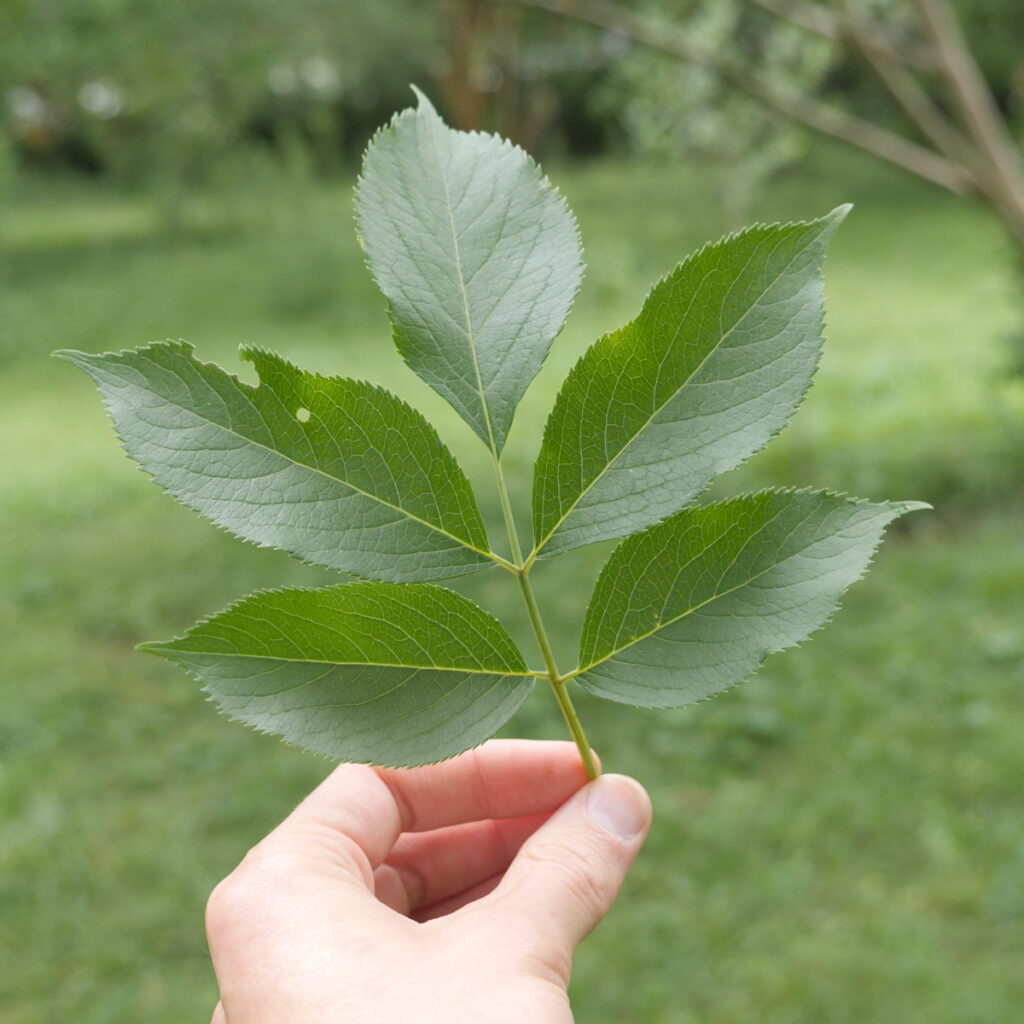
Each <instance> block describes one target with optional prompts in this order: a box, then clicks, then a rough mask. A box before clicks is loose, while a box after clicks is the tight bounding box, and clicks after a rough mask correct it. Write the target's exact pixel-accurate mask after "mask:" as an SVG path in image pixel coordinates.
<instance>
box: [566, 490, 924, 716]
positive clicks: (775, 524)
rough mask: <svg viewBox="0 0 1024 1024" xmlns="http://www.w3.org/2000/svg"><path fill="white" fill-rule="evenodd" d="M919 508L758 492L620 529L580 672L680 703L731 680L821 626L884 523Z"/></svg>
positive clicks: (610, 694) (624, 694)
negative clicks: (635, 529) (639, 529)
mask: <svg viewBox="0 0 1024 1024" xmlns="http://www.w3.org/2000/svg"><path fill="white" fill-rule="evenodd" d="M921 508H928V506H927V505H924V504H921V503H920V502H909V501H908V502H882V503H879V504H873V503H871V502H868V501H861V500H857V499H853V498H847V497H845V496H842V495H838V494H832V493H830V492H827V491H763V492H761V493H759V494H754V495H745V496H743V497H738V498H732V499H730V500H728V501H723V502H720V503H718V504H714V505H708V506H705V507H701V508H690V509H684V510H683V511H682V512H679V513H678V514H677V515H675V516H673V517H672V518H670V519H667V520H665V522H663V523H659V524H658V525H656V526H653V527H651V528H650V529H649V530H646V531H645V532H644V533H640V534H636V535H635V536H632V537H628V538H627V539H626V540H624V541H623V542H622V543H621V544H620V545H619V546H618V547H617V548H616V549H615V551H614V552H612V555H611V557H610V558H609V560H608V562H607V564H606V565H605V567H604V569H603V570H602V571H601V575H600V577H599V578H598V581H597V584H596V586H595V587H594V593H593V595H592V597H591V600H590V606H589V607H588V609H587V613H586V617H585V620H584V625H583V634H582V637H581V639H580V669H579V673H580V674H579V675H578V676H577V677H576V681H577V682H578V683H579V684H580V685H581V686H583V687H584V688H585V689H587V690H589V691H591V692H592V693H595V694H597V695H598V696H600V697H607V698H609V699H610V700H616V701H622V702H624V703H628V704H635V705H638V706H642V707H681V706H682V705H684V704H692V703H694V702H695V701H699V700H703V699H705V698H707V697H710V696H712V695H713V694H715V693H718V692H719V691H721V690H724V689H726V688H728V687H730V686H733V685H734V684H736V683H738V682H740V681H741V680H743V679H744V678H746V677H747V676H748V675H750V674H751V673H752V672H753V671H754V670H755V669H756V668H757V667H758V666H759V665H760V664H761V662H762V661H764V659H765V658H766V657H767V656H768V655H769V654H771V653H773V652H774V651H781V650H783V649H785V648H787V647H792V646H794V645H795V644H799V643H800V642H802V641H803V640H805V639H807V637H808V636H810V634H811V633H813V632H814V631H815V630H817V629H818V628H820V627H821V626H823V625H824V624H825V623H826V622H827V621H828V619H829V618H830V616H831V615H832V614H833V612H834V611H835V609H836V607H837V605H838V603H839V599H840V597H841V595H842V593H843V591H844V590H845V589H846V588H847V587H848V586H849V585H850V584H851V583H853V582H854V581H855V580H857V579H859V578H860V577H861V576H862V575H863V573H864V571H865V570H866V569H867V566H868V563H869V562H870V560H871V557H872V555H873V554H874V552H875V549H876V548H877V547H878V544H879V542H880V541H881V539H882V531H883V530H884V529H885V527H886V525H887V524H888V523H890V522H891V521H892V520H893V519H896V518H897V517H898V516H901V515H903V514H904V513H906V512H910V511H913V510H915V509H921Z"/></svg>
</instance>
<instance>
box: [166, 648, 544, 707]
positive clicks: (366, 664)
mask: <svg viewBox="0 0 1024 1024" xmlns="http://www.w3.org/2000/svg"><path fill="white" fill-rule="evenodd" d="M151 649H152V650H153V651H154V652H157V653H171V652H173V653H175V654H182V655H188V654H197V655H207V656H209V657H215V658H243V659H250V660H254V661H282V662H286V663H288V664H297V665H330V666H332V667H334V668H400V669H411V670H412V671H414V672H466V673H470V674H472V675H484V676H516V677H521V678H524V679H526V678H532V677H535V676H536V675H537V673H534V672H531V671H530V670H529V669H504V668H502V669H496V668H495V669H490V668H464V667H456V666H450V665H411V664H408V663H405V662H389V661H332V660H330V659H328V658H304V657H289V656H286V655H279V654H245V653H242V652H239V651H232V652H230V653H225V652H223V651H206V650H202V651H192V650H186V649H184V648H176V647H162V646H161V645H159V644H153V645H151ZM300 685H301V686H305V685H307V684H306V683H302V684H300ZM294 689H298V687H294ZM277 692H278V693H287V692H289V691H287V690H279V691H277ZM267 696H271V695H270V694H268V695H267Z"/></svg>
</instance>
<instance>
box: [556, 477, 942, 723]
mask: <svg viewBox="0 0 1024 1024" xmlns="http://www.w3.org/2000/svg"><path fill="white" fill-rule="evenodd" d="M764 494H774V495H797V494H816V495H818V496H819V497H822V498H836V499H840V500H842V501H844V502H847V503H848V504H852V505H857V506H874V507H876V508H878V507H882V506H888V507H889V508H890V510H891V511H892V515H891V516H890V517H889V518H888V519H887V520H886V521H885V523H883V525H882V530H881V531H880V532H879V534H878V540H877V541H876V542H875V544H874V546H873V547H872V548H871V551H870V552H869V554H868V558H867V560H866V561H865V563H864V568H863V569H862V570H861V571H860V573H859V574H858V575H857V576H855V577H854V578H853V579H852V580H850V582H849V583H848V584H847V585H846V586H845V587H844V588H843V593H845V592H846V590H847V589H849V587H850V586H852V585H853V584H854V583H856V582H857V581H858V580H860V579H863V577H864V576H865V574H866V573H867V571H868V569H869V568H870V567H871V563H872V562H873V561H874V558H875V555H876V554H877V552H878V549H879V547H880V546H881V543H882V539H883V536H884V531H885V527H887V526H888V525H889V524H890V523H892V522H893V521H895V520H896V519H898V518H899V517H900V516H903V515H906V514H907V513H908V512H916V511H921V510H924V509H930V508H931V507H932V506H931V505H929V504H928V503H927V502H924V501H881V502H880V501H871V500H870V499H868V498H855V497H852V496H851V495H848V494H845V493H843V492H840V491H832V490H828V489H825V490H822V489H819V488H815V487H800V488H796V487H781V488H780V487H765V488H762V489H761V490H760V491H752V492H748V493H746V494H738V495H734V496H733V497H731V498H724V499H723V500H721V501H716V502H712V503H711V504H710V505H703V506H695V507H699V508H718V507H720V506H722V505H728V504H730V503H732V502H736V501H743V500H749V499H752V498H758V497H760V496H761V495H764ZM693 510H694V508H690V509H688V510H687V511H693ZM675 514H676V515H680V514H682V510H681V511H680V512H677V513H675ZM671 518H672V517H671V516H669V517H668V519H671ZM668 519H663V520H661V522H658V523H655V524H654V525H653V526H649V527H647V528H646V529H645V530H641V531H640V532H639V533H634V534H631V535H630V536H628V537H625V538H624V539H623V540H622V541H620V542H619V544H618V545H616V548H615V550H614V551H612V553H611V554H610V555H609V556H608V561H607V562H606V563H605V566H604V568H602V570H601V574H600V575H599V576H598V580H597V583H595V584H594V593H595V594H596V592H597V588H598V586H599V585H600V583H601V580H602V578H603V576H604V573H605V570H606V569H607V567H608V565H610V564H611V561H612V559H613V558H614V557H615V555H616V554H617V553H618V550H619V548H620V547H622V545H624V544H627V543H629V542H633V541H635V540H636V539H637V538H638V537H642V536H644V535H645V534H647V533H650V532H651V531H653V530H657V529H659V528H660V527H662V526H664V525H665V523H666V522H667V521H668ZM765 525H767V524H765ZM762 528H763V527H762ZM806 550H807V549H806V548H803V549H801V551H799V552H794V554H792V555H789V556H788V557H787V558H785V559H783V560H782V561H780V562H774V563H773V564H772V565H770V566H769V567H768V568H767V569H765V570H763V571H762V572H760V573H758V574H757V575H756V576H751V577H749V578H748V579H745V580H744V581H743V582H742V583H740V584H737V585H736V586H735V587H732V588H730V589H729V590H725V591H721V592H720V593H716V594H714V595H713V596H712V597H710V598H708V599H707V600H705V601H702V602H701V603H700V604H698V605H694V606H693V607H692V608H687V609H686V610H685V611H684V612H683V613H682V614H680V615H676V616H674V617H672V618H671V619H667V620H662V621H659V622H658V624H657V626H656V628H654V629H651V630H648V631H647V632H646V633H641V634H639V635H637V636H635V637H633V638H632V639H631V640H630V641H629V643H628V644H623V645H622V646H621V647H617V648H616V649H615V650H613V651H610V652H609V653H608V654H606V655H605V656H604V657H602V658H599V659H598V660H597V661H592V662H590V663H589V664H587V665H581V666H578V667H577V668H575V669H573V670H572V671H571V672H569V673H567V674H566V675H565V676H564V677H563V679H564V680H565V681H569V680H571V679H575V678H576V677H578V676H582V675H583V674H584V673H586V672H589V671H590V670H591V669H593V668H596V667H597V666H598V665H601V664H603V663H604V662H606V661H608V660H609V659H610V658H614V657H615V655H617V654H619V653H621V652H622V651H624V650H627V649H628V648H630V647H632V646H633V645H634V644H637V643H640V642H641V641H643V640H646V639H647V638H648V637H651V636H654V635H655V634H656V633H658V632H660V631H661V630H662V629H664V628H665V627H666V626H670V625H672V624H673V623H676V622H679V621H680V620H681V619H685V618H686V617H687V616H688V615H692V614H693V613H694V612H697V611H700V609H701V608H704V607H706V606H707V605H709V604H713V603H714V602H715V601H717V600H719V599H720V598H722V597H726V596H728V595H729V594H731V593H733V592H734V591H736V590H740V589H742V588H743V587H746V586H749V585H750V584H751V583H752V582H754V581H755V580H756V579H758V578H759V577H760V576H763V575H765V574H767V573H769V572H772V571H774V570H775V569H777V568H778V567H779V566H780V565H784V564H785V563H786V562H787V561H789V559H790V558H795V557H797V555H798V554H801V553H803V551H806ZM840 607H841V603H840V602H837V603H836V606H835V608H833V610H832V612H831V613H830V614H829V616H828V618H826V619H825V620H824V621H823V622H822V623H821V624H820V625H819V626H817V627H815V628H814V629H813V630H811V632H810V633H808V634H807V636H806V637H805V638H804V640H803V641H800V642H799V643H797V644H795V645H790V646H797V647H798V646H800V644H802V643H803V642H804V641H806V640H807V639H809V638H810V637H811V636H813V635H814V634H815V633H817V632H818V630H820V629H823V628H824V627H825V626H826V625H828V623H829V622H831V621H832V619H833V618H834V617H835V614H836V612H837V611H838V610H839V608H840ZM589 613H590V606H589V605H588V607H587V610H586V612H585V613H584V617H583V618H584V628H586V620H587V616H588V615H589ZM788 649H789V647H785V648H781V647H776V648H772V649H771V650H768V651H766V652H765V654H764V657H762V658H761V660H760V661H759V662H758V666H757V668H755V669H754V671H755V672H756V671H757V669H758V668H760V666H761V665H762V664H764V661H765V659H766V658H768V656H769V655H771V654H776V653H778V652H779V651H781V650H788ZM750 675H753V673H749V674H748V675H747V676H744V679H748V678H749V677H750ZM742 681H743V680H739V681H738V682H742ZM738 682H737V683H734V684H733V685H734V686H735V685H738ZM584 688H586V687H584ZM725 689H731V687H725ZM718 692H719V693H720V692H722V691H718ZM601 696H604V697H606V699H609V700H614V698H613V697H608V696H607V695H606V694H601ZM711 696H717V694H712V695H711ZM705 699H710V698H705ZM623 703H629V702H623ZM694 703H697V702H694ZM637 706H640V705H637ZM642 706H643V707H672V706H673V705H669V704H664V705H642Z"/></svg>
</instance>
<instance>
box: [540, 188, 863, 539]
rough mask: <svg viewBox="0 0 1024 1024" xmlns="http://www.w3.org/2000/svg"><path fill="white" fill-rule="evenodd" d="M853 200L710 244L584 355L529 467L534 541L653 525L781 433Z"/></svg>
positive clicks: (612, 534)
mask: <svg viewBox="0 0 1024 1024" xmlns="http://www.w3.org/2000/svg"><path fill="white" fill-rule="evenodd" d="M848 210H849V207H846V206H841V207H839V208H838V209H836V210H833V211H832V213H830V214H828V215H827V216H826V217H823V218H822V219H820V220H816V221H812V222H810V223H800V224H776V225H769V226H760V227H753V228H749V229H748V230H746V231H743V232H741V233H740V234H738V235H732V236H730V237H728V238H725V239H723V240H722V241H720V242H717V243H715V244H714V245H708V246H706V247H705V248H704V249H701V250H700V252H698V253H696V254H695V255H693V256H691V257H689V258H688V259H686V260H684V261H683V262H682V263H680V264H679V266H677V267H676V268H675V270H673V271H672V272H671V273H670V274H668V275H667V276H666V277H665V278H663V279H662V280H661V281H659V282H658V283H657V284H656V285H655V286H654V288H653V289H652V290H651V292H650V294H649V295H648V297H647V299H646V301H645V302H644V305H643V308H642V309H641V311H640V314H639V316H637V318H636V319H635V320H633V321H632V322H630V323H628V324H626V326H625V327H622V328H620V329H619V330H617V331H613V332H612V333H611V334H607V335H605V336H604V337H603V338H601V339H600V340H599V341H598V342H596V343H595V344H594V345H593V346H592V347H591V348H590V349H589V350H588V351H587V352H586V353H585V355H584V356H583V357H582V358H581V359H580V361H579V362H578V363H577V364H576V366H575V367H574V368H573V370H572V371H571V372H570V374H569V376H568V377H567V379H566V381H565V383H564V385H563V386H562V390H561V392H560V393H559V395H558V399H557V400H556V402H555V406H554V409H553V410H552V412H551V416H550V417H549V419H548V423H547V426H546V427H545V430H544V439H543V442H542V444H541V450H540V454H539V456H538V459H537V463H536V466H535V469H534V485H533V530H534V544H535V549H536V550H537V551H542V552H543V553H544V554H545V555H553V554H556V553H558V552H561V551H568V550H570V549H571V548H575V547H579V546H580V545H583V544H591V543H594V542H595V541H601V540H609V539H612V538H616V537H623V536H626V535H627V534H629V533H633V532H635V531H637V530H640V529H643V528H644V527H647V526H650V525H651V524H652V523H656V522H659V521H660V520H662V519H664V518H665V517H666V516H669V515H671V514H672V513H673V512H676V511H678V510H679V509H680V508H682V507H683V506H684V505H686V504H687V503H688V502H690V501H692V500H693V499H694V498H695V497H696V496H697V495H698V494H699V493H700V492H701V491H703V490H704V488H705V487H707V485H708V484H709V483H710V482H711V481H712V480H713V479H714V478H715V477H716V476H718V475H719V474H720V473H723V472H724V471H726V470H728V469H732V468H733V467H734V466H737V465H739V464H740V463H741V462H742V461H743V460H744V459H746V458H747V457H748V456H749V455H752V454H753V453H754V452H756V451H757V450H758V449H760V448H762V447H763V446H764V445H765V444H766V443H767V442H768V441H769V440H770V439H771V438H772V437H773V436H774V435H775V434H777V433H778V432H779V431H780V430H781V429H782V427H783V426H784V425H785V423H786V421H787V420H788V419H789V417H790V415H791V414H792V413H793V411H794V410H795V409H796V407H797V406H798V405H799V404H800V402H801V400H802V399H803V396H804V394H805V392H806V391H807V388H808V386H809V385H810V382H811V376H812V375H813V373H814V370H815V367H816V366H817V363H818V355H819V351H820V348H821V329H822V322H823V316H824V313H823V302H822V296H823V286H822V278H821V265H822V261H823V260H824V257H825V248H826V245H827V243H828V240H829V239H830V238H831V236H832V234H833V232H834V231H835V229H836V227H837V226H838V225H839V223H840V221H842V219H843V217H844V216H845V215H846V213H847V211H848Z"/></svg>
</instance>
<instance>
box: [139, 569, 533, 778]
mask: <svg viewBox="0 0 1024 1024" xmlns="http://www.w3.org/2000/svg"><path fill="white" fill-rule="evenodd" d="M140 649H141V650H144V651H148V652H150V653H152V654H157V655H160V656H161V657H164V658H169V659H170V660H171V661H174V662H177V663H178V664H179V665H181V666H183V667H184V668H185V669H187V670H188V671H189V672H191V673H192V674H193V675H194V676H196V677H197V678H198V679H199V681H200V682H201V683H202V685H203V688H204V689H205V690H206V691H207V692H208V693H209V694H210V696H211V697H212V698H213V699H214V700H215V701H216V702H217V704H218V705H220V707H221V709H222V710H223V711H224V712H225V713H226V714H228V715H229V716H230V717H231V718H233V719H236V720H238V721H241V722H244V723H246V724H247V725H250V726H253V727H254V728H256V729H258V730H260V731H261V732H267V733H274V734H275V735H278V736H280V737H282V738H283V739H284V740H286V741H287V742H289V743H293V744H295V745H297V746H301V747H304V748H305V749H307V750H311V751H314V752H316V753H320V754H325V755H327V756H328V757H332V758H337V759H339V760H343V761H359V762H371V763H373V764H383V765H414V764H427V763H429V762H433V761H440V760H443V759H444V758H447V757H451V756H453V755H454V754H458V753H460V752H461V751H463V750H468V749H469V748H470V747H473V746H476V745H477V744H479V743H482V742H483V741H484V740H485V739H487V738H488V737H489V736H492V735H493V734H494V733H495V732H496V731H497V730H498V729H499V728H500V727H501V726H502V725H503V724H504V723H505V722H506V721H507V720H508V719H509V718H510V717H511V716H512V715H513V714H514V713H515V712H516V710H518V708H519V706H520V705H521V704H522V703H523V701H524V700H525V699H526V697H527V695H528V694H529V692H530V690H531V688H532V686H533V677H532V676H531V675H530V674H529V673H528V671H527V668H526V664H525V662H524V661H523V657H522V655H521V654H520V653H519V651H518V649H517V648H516V646H515V644H514V643H513V642H512V639H511V637H509V635H508V633H507V632H506V631H505V629H504V627H503V626H502V625H501V624H500V623H499V622H498V621H497V620H496V619H494V618H493V617H492V616H491V615H489V614H488V613H487V612H485V611H483V610H482V609H481V608H478V607H477V606H476V605H475V604H473V603H472V602H471V601H469V600H468V599H467V598H465V597H462V596H461V595H459V594H456V593H454V592H453V591H451V590H446V589H444V588H443V587H438V586H433V585H430V584H423V583H408V584H393V583H374V582H360V583H349V584H341V585H339V586H334V587H327V588H323V589H318V590H304V589H286V590H271V591H264V592H262V593H257V594H252V595H250V596H249V597H246V598H243V599H242V600H241V601H239V602H238V603H237V604H234V605H232V606H231V607H230V608H228V609H226V610H225V611H222V612H220V613H219V614H217V615H214V616H213V617H212V618H209V619H206V620H205V621H203V622H199V623H197V624H196V625H195V626H193V627H192V628H191V629H190V630H189V631H188V632H187V633H186V634H185V635H184V636H182V637H180V638H178V639H176V640H169V641H166V642H162V643H147V644H142V645H140Z"/></svg>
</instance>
